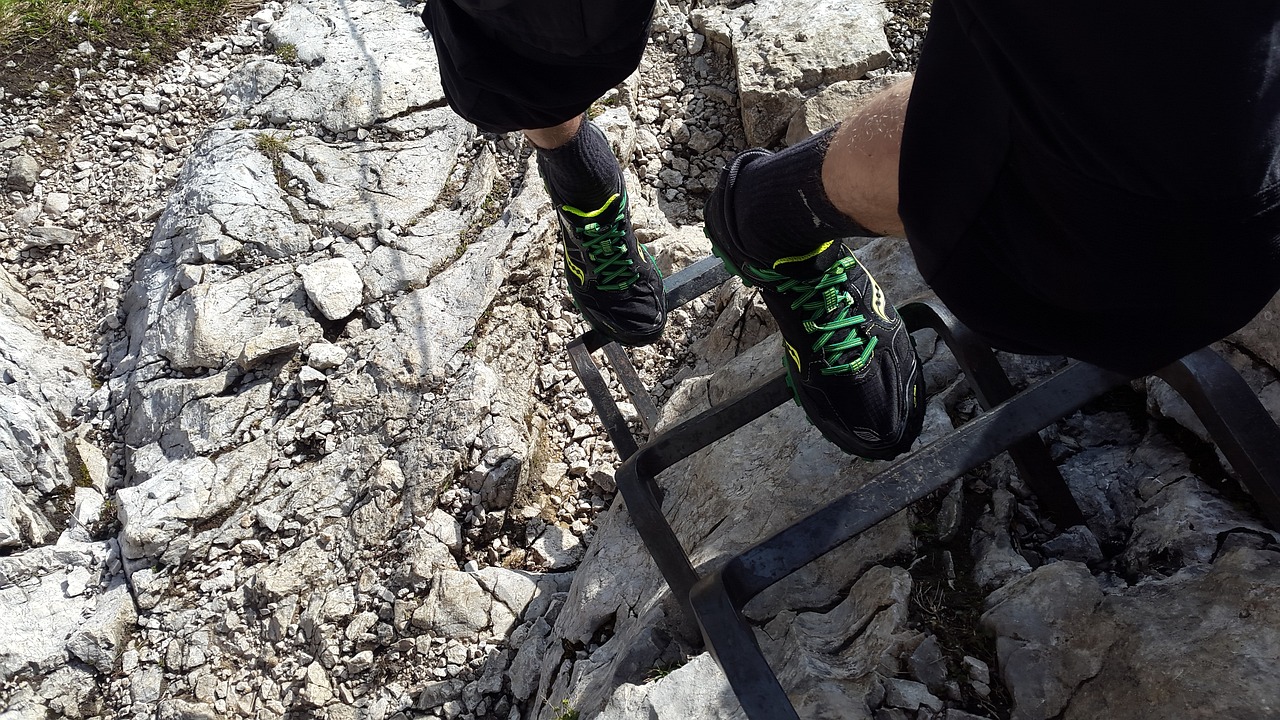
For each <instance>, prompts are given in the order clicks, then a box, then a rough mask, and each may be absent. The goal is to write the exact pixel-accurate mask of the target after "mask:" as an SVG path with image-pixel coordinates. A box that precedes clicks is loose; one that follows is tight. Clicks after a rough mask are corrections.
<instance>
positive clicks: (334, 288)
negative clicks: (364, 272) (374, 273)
mask: <svg viewBox="0 0 1280 720" xmlns="http://www.w3.org/2000/svg"><path fill="white" fill-rule="evenodd" d="M298 274H299V275H301V276H302V286H303V287H304V288H305V289H306V291H307V297H308V298H310V299H311V302H313V303H315V305H316V307H317V308H319V310H320V312H321V314H323V315H324V316H325V318H327V319H329V320H341V319H343V318H345V317H347V316H348V315H350V314H351V313H353V312H355V309H356V308H358V307H360V301H361V299H362V296H363V290H364V286H363V284H362V283H361V282H360V275H359V273H357V272H356V268H355V265H352V264H351V261H350V260H348V259H346V258H332V259H329V260H321V261H319V262H316V263H312V264H310V265H302V266H300V267H299V268H298Z"/></svg>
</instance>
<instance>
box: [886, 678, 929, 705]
mask: <svg viewBox="0 0 1280 720" xmlns="http://www.w3.org/2000/svg"><path fill="white" fill-rule="evenodd" d="M884 688H885V698H884V701H885V704H886V705H889V706H890V707H896V708H902V709H903V710H919V709H921V708H925V709H928V710H930V711H932V712H938V711H940V710H942V701H941V700H939V699H938V698H937V697H935V696H934V695H933V694H932V693H930V692H929V688H928V687H926V686H925V685H924V683H918V682H915V681H913V680H902V679H900V678H888V679H886V680H885V684H884Z"/></svg>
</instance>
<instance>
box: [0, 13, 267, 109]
mask: <svg viewBox="0 0 1280 720" xmlns="http://www.w3.org/2000/svg"><path fill="white" fill-rule="evenodd" d="M255 7H257V4H256V3H251V2H248V0H0V67H3V66H4V65H6V64H7V63H8V62H9V61H12V62H13V67H3V69H0V84H3V86H4V87H5V88H6V89H8V90H10V91H13V92H22V91H24V90H26V89H27V88H30V87H34V86H35V85H37V84H39V83H40V82H41V81H49V82H50V83H51V84H53V85H55V86H56V85H58V84H59V83H60V82H65V81H66V80H69V79H70V71H69V70H66V69H65V68H59V67H57V66H59V65H66V58H65V57H64V55H63V54H64V53H65V52H66V51H67V50H73V49H75V48H76V47H77V46H78V45H79V44H80V43H82V42H85V41H86V40H87V41H89V42H90V43H92V44H93V45H94V47H95V48H96V49H97V50H99V51H101V50H102V49H104V48H105V47H108V46H110V47H115V48H130V49H132V52H131V57H130V59H131V60H133V61H134V62H136V63H138V64H139V65H147V64H149V63H151V62H152V61H153V60H159V61H167V60H169V59H171V58H172V57H173V56H174V55H175V54H176V53H177V52H178V51H179V50H181V49H183V48H184V47H188V46H189V45H190V44H191V43H192V42H193V41H195V40H198V39H200V38H202V37H207V36H209V35H211V34H213V33H216V32H219V31H220V30H222V29H223V26H224V25H225V21H226V20H227V19H228V18H230V17H239V16H241V15H244V14H245V13H246V12H247V11H250V10H251V9H253V8H255ZM89 61H90V59H89V58H86V59H85V62H89ZM95 62H96V60H95ZM82 67H83V65H82ZM62 74H65V75H66V77H65V78H64V77H62V76H61V75H62Z"/></svg>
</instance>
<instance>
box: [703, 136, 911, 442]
mask: <svg viewBox="0 0 1280 720" xmlns="http://www.w3.org/2000/svg"><path fill="white" fill-rule="evenodd" d="M760 154H768V153H767V151H764V150H748V151H747V152H745V153H742V154H740V155H739V156H738V157H737V158H735V159H734V161H733V163H731V164H730V166H729V167H727V168H725V170H724V172H723V173H722V175H721V177H720V183H719V185H718V186H717V187H716V189H715V191H714V192H713V193H712V194H711V197H710V198H709V199H708V201H707V206H706V212H705V217H706V233H707V237H708V238H710V240H711V245H712V249H713V251H714V253H715V255H716V256H717V257H719V258H720V259H721V260H723V261H724V264H725V268H726V269H728V270H729V272H731V273H733V274H734V275H737V276H738V277H740V278H742V281H743V283H745V284H746V285H748V286H750V287H756V288H759V289H760V292H761V294H762V295H763V297H764V301H765V304H766V305H767V306H768V308H769V312H770V313H772V314H773V318H774V320H775V321H776V322H777V324H778V329H779V330H781V332H782V338H783V346H784V352H783V363H784V364H785V365H786V368H787V382H788V384H789V385H790V386H791V390H792V392H793V393H794V394H795V399H796V402H797V403H798V404H799V405H800V407H802V408H803V409H804V411H805V414H806V415H808V416H809V420H810V422H812V423H813V424H814V425H815V426H816V427H817V428H818V430H819V431H821V433H822V434H823V436H824V437H826V438H827V439H828V440H830V441H831V442H833V443H835V444H836V445H837V446H839V447H840V449H842V450H844V451H845V452H847V453H850V454H853V455H858V456H861V457H866V458H872V459H878V460H888V459H891V458H894V457H896V456H898V455H900V454H901V453H903V452H906V451H907V450H909V449H910V448H911V444H912V443H913V442H915V439H916V437H917V436H919V434H920V428H921V426H922V424H923V422H924V408H925V391H924V382H923V372H922V370H921V367H920V360H919V358H918V357H917V356H916V352H915V346H914V344H913V343H912V341H911V335H910V333H908V332H907V328H906V325H905V324H904V323H903V322H902V318H901V317H899V316H898V312H897V310H895V309H894V307H893V306H892V305H890V304H889V303H888V301H887V300H886V298H885V295H884V292H882V291H881V289H880V286H879V285H878V284H877V283H876V281H875V280H874V279H873V278H872V277H871V275H870V274H869V273H867V271H866V269H865V268H863V267H862V265H861V263H859V262H858V260H857V258H856V257H854V255H853V253H852V252H850V250H849V249H848V248H847V247H846V246H845V245H844V242H843V241H839V240H837V241H831V242H825V243H822V244H820V245H818V246H817V247H815V248H813V249H812V251H810V252H808V253H806V254H802V255H796V256H792V257H782V258H763V257H758V256H756V255H754V254H752V253H751V252H750V251H749V250H748V249H747V248H745V247H743V246H742V244H741V243H740V242H739V240H738V238H736V237H735V234H734V230H733V228H735V227H736V225H735V220H734V213H733V203H732V202H731V200H730V198H731V197H732V194H733V186H734V182H735V181H736V179H737V170H738V168H739V167H740V166H741V164H742V163H743V161H744V160H749V159H750V158H751V157H754V156H756V155H760Z"/></svg>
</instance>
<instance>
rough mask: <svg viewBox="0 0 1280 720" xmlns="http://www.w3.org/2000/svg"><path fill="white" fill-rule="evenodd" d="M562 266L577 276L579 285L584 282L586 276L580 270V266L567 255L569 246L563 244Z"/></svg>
mask: <svg viewBox="0 0 1280 720" xmlns="http://www.w3.org/2000/svg"><path fill="white" fill-rule="evenodd" d="M564 266H565V267H566V268H568V269H569V272H571V273H573V276H574V277H576V278H578V284H579V285H583V284H586V282H587V276H586V274H585V273H583V272H582V268H580V267H578V265H577V264H576V263H574V262H573V260H572V259H571V258H570V257H569V247H568V246H567V245H566V246H564Z"/></svg>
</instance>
